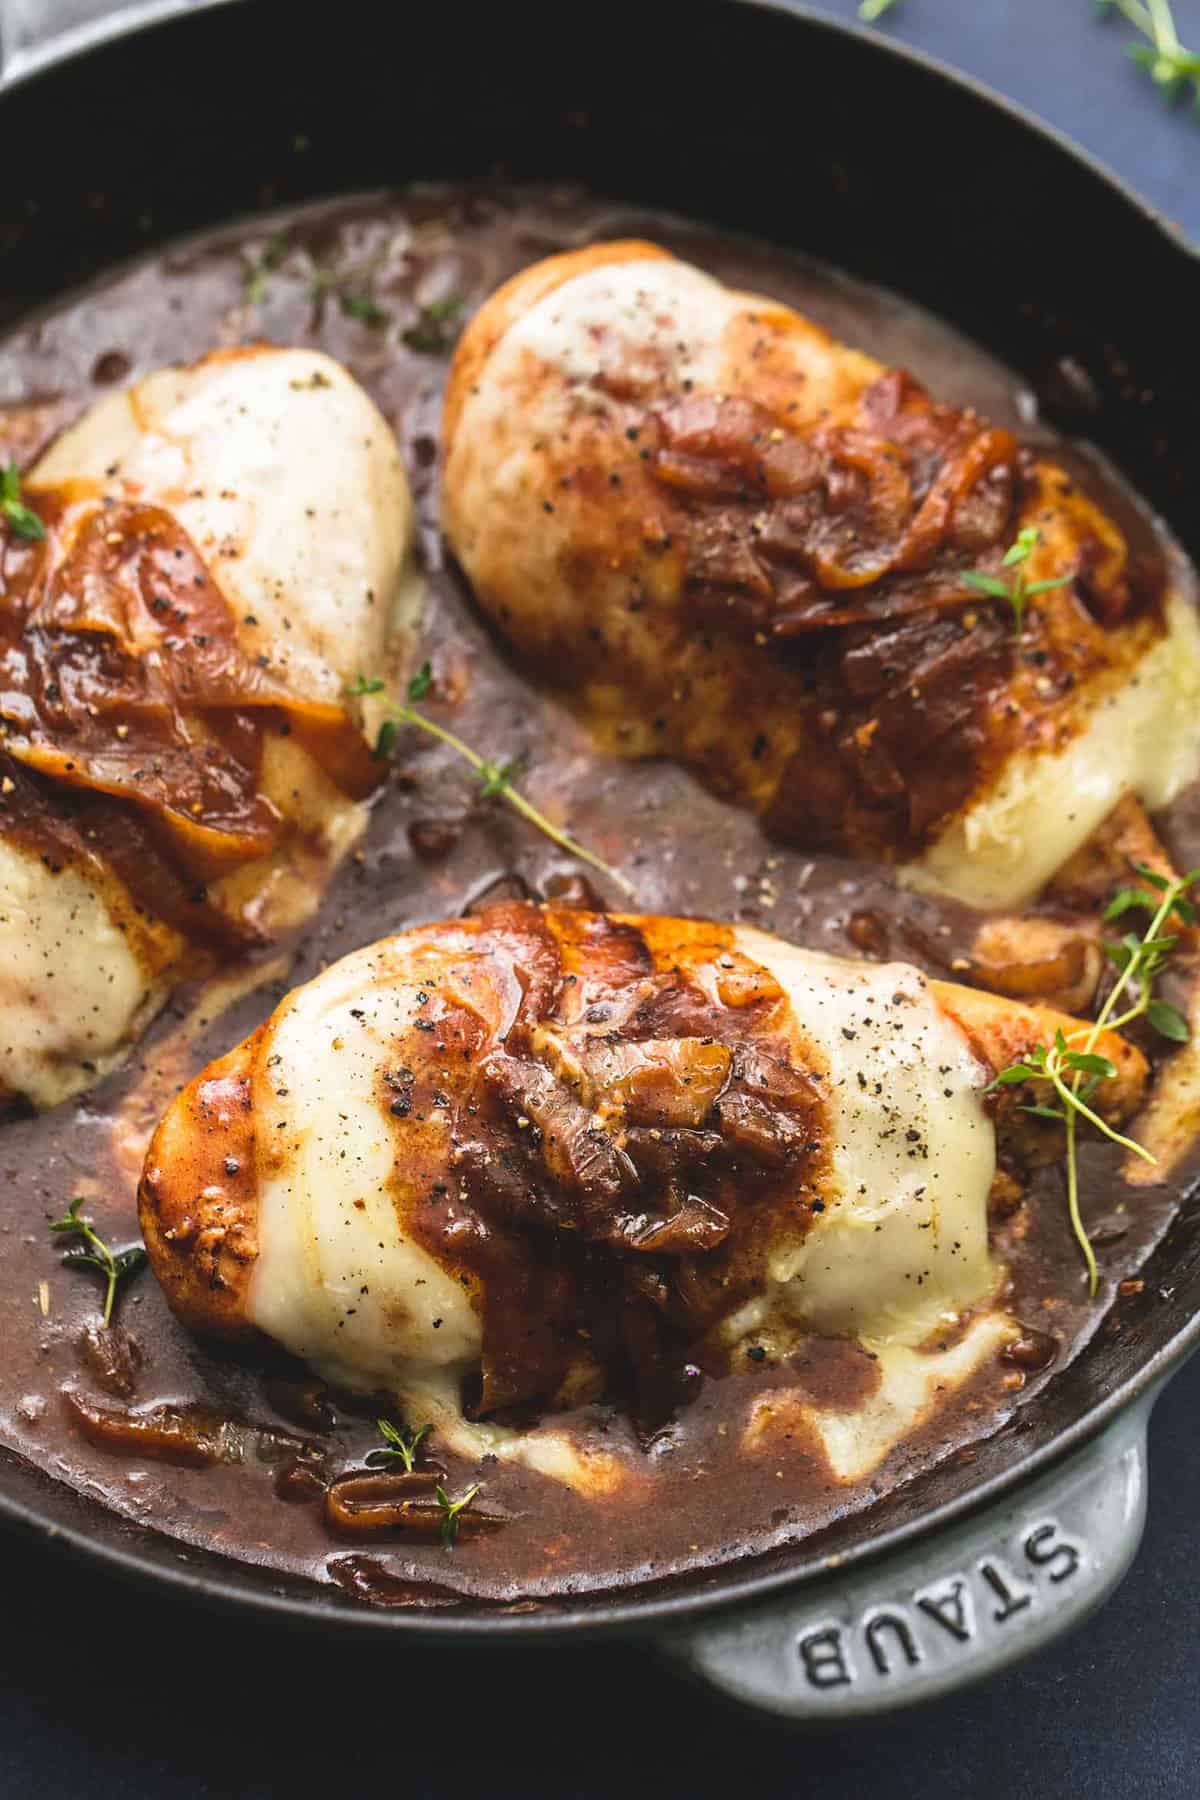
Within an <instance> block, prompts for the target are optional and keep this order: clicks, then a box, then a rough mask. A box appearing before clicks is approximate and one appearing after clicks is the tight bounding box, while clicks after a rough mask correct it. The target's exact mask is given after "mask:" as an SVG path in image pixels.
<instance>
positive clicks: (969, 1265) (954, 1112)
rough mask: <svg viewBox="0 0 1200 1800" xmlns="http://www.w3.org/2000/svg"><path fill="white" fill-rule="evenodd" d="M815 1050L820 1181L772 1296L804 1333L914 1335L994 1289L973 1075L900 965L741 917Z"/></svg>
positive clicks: (991, 1135)
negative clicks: (825, 1177) (825, 1153)
mask: <svg viewBox="0 0 1200 1800" xmlns="http://www.w3.org/2000/svg"><path fill="white" fill-rule="evenodd" d="M735 937H736V942H737V945H738V947H739V949H741V950H743V951H744V952H745V954H746V955H747V956H751V957H753V958H754V959H755V960H756V961H757V962H760V963H762V964H763V965H764V966H765V967H766V968H768V969H769V970H770V971H771V973H772V974H773V975H774V977H775V979H776V980H777V981H778V982H779V984H780V986H781V987H783V988H784V990H785V991H786V992H787V994H788V996H789V998H790V1000H791V1003H792V1006H793V1008H794V1010H795V1013H796V1016H797V1018H798V1020H799V1022H800V1025H801V1028H802V1030H803V1031H804V1032H805V1033H806V1034H807V1035H808V1036H810V1037H811V1038H813V1039H815V1041H816V1043H817V1044H818V1045H819V1047H820V1049H821V1050H822V1051H823V1052H824V1055H825V1057H826V1058H827V1059H828V1065H829V1071H830V1073H829V1077H828V1080H829V1081H830V1083H831V1086H832V1090H833V1091H832V1093H831V1094H830V1095H829V1096H828V1099H829V1103H830V1105H831V1107H832V1111H833V1117H834V1121H835V1124H834V1148H833V1157H832V1162H833V1192H832V1193H831V1194H829V1195H828V1196H827V1197H826V1201H825V1210H824V1212H823V1213H822V1214H821V1215H820V1217H819V1219H818V1220H817V1221H816V1223H815V1224H813V1225H812V1227H811V1228H810V1229H809V1232H808V1234H807V1236H806V1237H804V1238H803V1239H802V1241H801V1242H800V1244H799V1245H798V1246H792V1245H783V1246H781V1247H780V1249H779V1251H778V1253H777V1254H776V1255H775V1256H774V1257H773V1259H772V1261H771V1263H770V1276H771V1281H772V1283H773V1292H772V1293H771V1294H770V1295H769V1296H768V1297H767V1300H766V1302H765V1308H764V1316H765V1317H767V1318H769V1317H770V1314H771V1312H772V1311H773V1310H774V1309H775V1308H776V1307H778V1308H779V1309H781V1310H782V1312H783V1313H784V1314H785V1315H786V1316H787V1317H788V1318H791V1319H794V1320H796V1321H798V1322H802V1323H803V1324H804V1326H805V1327H807V1328H808V1329H809V1330H812V1331H818V1332H824V1333H829V1334H832V1335H835V1336H837V1335H849V1334H853V1335H855V1336H858V1337H861V1338H863V1339H864V1340H865V1341H869V1342H872V1343H877V1342H893V1341H894V1342H901V1343H908V1344H917V1343H920V1342H921V1341H922V1340H923V1339H924V1338H926V1337H928V1335H929V1333H930V1332H931V1331H933V1330H934V1329H935V1328H937V1327H939V1326H943V1325H945V1324H947V1323H950V1322H952V1321H954V1320H956V1319H958V1318H959V1317H960V1316H961V1315H962V1314H963V1313H964V1312H966V1311H968V1310H969V1309H970V1308H972V1307H974V1306H976V1305H978V1304H979V1302H980V1301H981V1300H984V1299H985V1298H987V1297H988V1296H989V1295H990V1294H991V1293H992V1292H993V1290H994V1289H995V1287H996V1283H997V1279H998V1276H997V1270H996V1266H995V1264H994V1263H993V1262H992V1259H991V1257H990V1256H989V1254H988V1244H987V1202H988V1193H989V1190H990V1188H991V1184H992V1176H993V1174H994V1173H995V1166H996V1141H995V1131H994V1128H993V1126H992V1123H991V1121H990V1120H989V1118H988V1116H987V1114H986V1112H985V1110H984V1105H983V1088H984V1085H985V1083H986V1080H987V1076H986V1074H985V1072H984V1071H983V1069H982V1068H981V1067H980V1064H979V1063H978V1061H977V1060H976V1058H975V1056H974V1055H973V1053H972V1051H971V1048H970V1046H969V1044H968V1042H967V1039H966V1037H965V1035H964V1033H963V1032H962V1030H961V1028H960V1027H959V1026H958V1025H956V1024H955V1023H954V1021H953V1020H951V1019H950V1018H948V1017H947V1015H946V1014H945V1013H944V1012H943V1011H942V1010H941V1008H940V1007H939V1006H938V1004H937V1002H936V1001H935V1000H934V998H933V996H932V994H931V993H930V991H929V983H928V982H927V981H926V979H925V977H924V976H923V975H922V974H921V973H920V972H919V970H917V969H914V968H912V967H910V966H909V965H908V964H906V963H851V962H846V961H843V960H842V959H841V958H839V957H833V956H821V955H819V954H818V953H817V952H816V951H812V950H797V949H795V948H794V947H793V946H792V945H790V944H785V943H783V942H782V941H781V940H780V939H778V938H772V937H768V936H766V934H765V933H763V932H758V931H750V930H746V929H744V928H742V927H739V928H738V930H737V932H736V934H735Z"/></svg>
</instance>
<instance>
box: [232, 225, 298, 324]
mask: <svg viewBox="0 0 1200 1800" xmlns="http://www.w3.org/2000/svg"><path fill="white" fill-rule="evenodd" d="M290 250H291V244H290V243H289V242H288V238H287V233H286V232H283V231H279V232H276V233H275V235H274V237H269V238H268V239H267V241H266V243H265V244H264V246H263V252H262V255H261V256H259V257H257V258H253V259H252V258H250V257H247V258H246V259H245V261H244V264H243V272H242V293H243V295H244V297H245V300H246V304H247V306H261V305H262V303H263V301H264V300H265V299H266V297H267V288H268V287H269V285H270V278H271V276H272V275H273V274H274V273H275V270H276V269H278V268H279V267H280V265H281V264H282V263H284V262H285V261H286V260H287V256H288V252H289V251H290Z"/></svg>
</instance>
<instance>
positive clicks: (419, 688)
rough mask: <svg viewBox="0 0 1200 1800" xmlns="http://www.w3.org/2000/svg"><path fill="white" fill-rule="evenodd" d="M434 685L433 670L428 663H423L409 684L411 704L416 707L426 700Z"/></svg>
mask: <svg viewBox="0 0 1200 1800" xmlns="http://www.w3.org/2000/svg"><path fill="white" fill-rule="evenodd" d="M432 685H433V670H432V669H431V668H430V666H429V664H428V663H427V662H423V663H422V664H421V666H420V668H419V669H418V670H417V672H416V674H415V675H414V676H413V678H412V680H411V681H410V682H409V684H408V698H409V702H410V704H412V705H413V706H415V705H416V704H417V702H418V701H419V700H424V698H425V696H426V695H427V694H428V692H429V690H430V688H431V687H432Z"/></svg>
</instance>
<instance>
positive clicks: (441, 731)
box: [346, 662, 633, 894]
mask: <svg viewBox="0 0 1200 1800" xmlns="http://www.w3.org/2000/svg"><path fill="white" fill-rule="evenodd" d="M432 683H433V676H432V672H431V670H430V667H429V664H428V663H427V662H426V663H422V664H421V667H420V668H419V669H418V670H417V672H416V674H415V675H414V676H413V678H412V680H411V681H410V682H409V684H408V699H409V704H408V705H407V706H397V707H395V708H393V711H392V716H391V718H389V719H385V720H384V722H383V724H382V725H381V726H380V728H379V736H378V738H377V739H376V741H375V755H376V756H377V757H385V756H390V755H391V753H392V750H393V749H394V748H395V744H396V738H397V735H398V733H399V728H400V726H401V725H415V726H416V728H417V730H418V731H423V732H425V733H426V734H427V735H428V736H429V737H432V738H436V739H437V740H438V742H439V743H441V744H446V745H447V746H448V747H449V748H450V749H451V750H453V751H454V752H455V754H456V755H458V756H461V757H462V759H463V761H464V762H465V763H469V764H470V766H471V768H472V769H474V771H475V774H476V776H477V778H478V792H479V797H480V799H481V800H491V799H500V800H503V801H504V802H505V804H506V805H508V806H511V807H512V809H513V811H514V812H516V813H519V814H520V816H521V817H522V818H523V819H525V820H527V821H528V823H529V824H530V825H533V826H535V827H536V828H537V830H538V831H540V832H541V833H542V834H543V836H545V837H548V838H549V839H550V841H551V843H554V844H557V845H558V846H559V848H560V849H561V850H565V851H566V852H567V854H568V856H574V857H577V858H578V859H579V861H580V862H585V863H587V864H589V865H590V867H591V868H593V869H598V870H599V871H600V873H601V874H602V875H606V876H607V877H608V879H609V880H610V881H612V882H615V883H616V885H617V886H618V887H619V888H620V889H621V891H622V893H625V894H632V893H633V888H632V887H631V886H630V884H629V882H627V881H626V880H625V877H624V876H623V875H619V874H618V873H617V871H616V869H613V868H611V867H610V866H609V864H608V863H606V862H604V861H603V860H602V859H601V858H600V857H599V856H597V855H596V854H595V853H594V852H593V851H591V850H588V849H586V848H585V847H584V845H583V844H581V843H579V842H578V840H577V839H575V838H573V837H571V836H570V835H569V833H567V832H565V831H560V830H559V828H558V826H557V825H555V824H553V823H552V822H551V821H550V820H549V819H548V818H547V817H546V815H545V813H543V812H539V811H538V809H537V807H536V806H534V805H533V803H532V801H530V800H527V799H526V798H525V796H524V794H522V793H521V792H520V791H519V789H518V788H516V787H515V786H514V785H513V784H514V782H515V780H516V778H517V776H519V775H520V774H521V772H522V770H523V768H524V761H523V759H522V758H521V757H514V758H513V759H512V760H511V761H509V762H503V763H499V762H494V761H492V759H491V758H490V757H486V756H480V754H479V752H478V751H477V750H472V748H471V746H470V744H467V743H464V741H463V739H462V738H460V737H459V736H458V735H457V734H456V733H455V732H453V731H448V730H447V728H446V727H445V726H444V725H439V724H438V723H437V722H436V720H434V719H429V718H426V716H425V714H424V713H420V712H417V711H416V710H415V703H416V702H418V701H421V700H424V699H425V697H426V695H427V694H428V693H429V690H430V687H431V686H432ZM385 685H386V684H385V683H384V682H382V681H377V680H368V679H367V678H366V677H364V676H362V675H360V676H359V677H358V680H357V681H356V682H355V683H354V684H353V686H352V687H348V688H347V689H346V692H347V694H351V695H368V694H379V693H382V692H383V689H384V687H385Z"/></svg>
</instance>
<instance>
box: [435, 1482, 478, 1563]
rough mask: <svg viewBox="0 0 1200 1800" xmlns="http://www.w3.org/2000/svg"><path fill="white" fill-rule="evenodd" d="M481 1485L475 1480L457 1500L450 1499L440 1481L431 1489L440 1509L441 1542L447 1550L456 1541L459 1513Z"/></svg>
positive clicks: (467, 1504)
mask: <svg viewBox="0 0 1200 1800" xmlns="http://www.w3.org/2000/svg"><path fill="white" fill-rule="evenodd" d="M481 1486H482V1483H481V1482H478V1481H477V1482H476V1483H475V1484H474V1486H473V1487H469V1488H468V1489H467V1491H466V1493H465V1494H462V1495H460V1496H459V1498H458V1499H457V1500H451V1498H450V1496H449V1494H448V1493H447V1492H446V1490H445V1488H444V1487H442V1485H441V1484H440V1483H439V1484H438V1486H437V1487H436V1488H435V1489H434V1490H433V1492H434V1499H435V1500H436V1501H437V1503H438V1505H439V1506H440V1507H441V1509H442V1543H443V1544H444V1545H445V1546H446V1548H447V1550H450V1549H452V1548H453V1546H454V1545H455V1544H456V1543H457V1542H458V1517H459V1514H460V1513H461V1512H463V1511H464V1510H465V1508H466V1507H468V1506H470V1504H471V1502H472V1500H473V1499H474V1498H475V1496H476V1494H478V1493H479V1491H480V1489H481Z"/></svg>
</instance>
